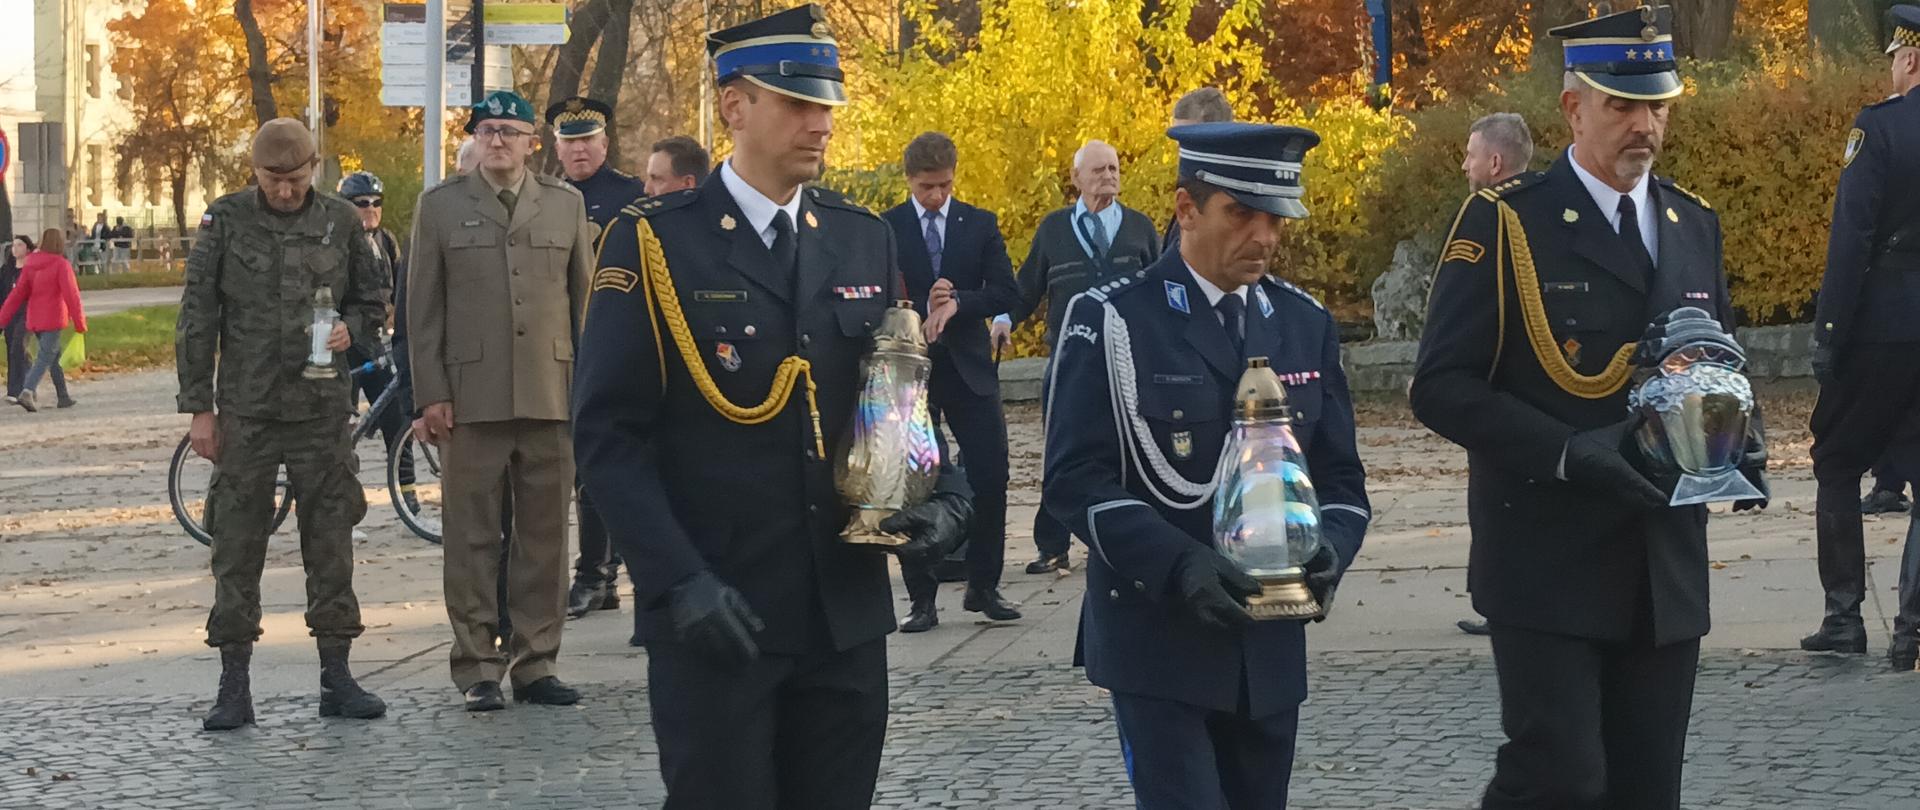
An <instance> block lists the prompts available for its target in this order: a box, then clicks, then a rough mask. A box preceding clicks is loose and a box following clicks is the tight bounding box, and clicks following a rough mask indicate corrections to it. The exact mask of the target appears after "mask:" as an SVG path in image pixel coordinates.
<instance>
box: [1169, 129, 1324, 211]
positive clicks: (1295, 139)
mask: <svg viewBox="0 0 1920 810" xmlns="http://www.w3.org/2000/svg"><path fill="white" fill-rule="evenodd" d="M1167 137H1169V138H1172V139H1174V140H1175V141H1178V142H1179V143H1180V176H1181V177H1182V178H1192V179H1195V180H1199V181H1201V182H1203V183H1207V184H1209V185H1215V186H1219V187H1220V188H1221V189H1223V190H1225V191H1226V192H1227V193H1228V194H1231V195H1233V198H1234V199H1235V200H1239V201H1240V204H1241V205H1245V206H1247V207H1249V208H1256V209H1259V210H1261V211H1265V212H1267V213H1269V214H1274V215H1276V216H1282V217H1287V218H1289V219H1306V218H1307V207H1306V206H1305V205H1304V204H1302V203H1301V202H1300V198H1301V196H1302V195H1304V194H1305V193H1306V187H1305V186H1304V185H1303V184H1302V182H1301V177H1300V174H1301V170H1300V161H1301V160H1302V159H1303V158H1305V157H1306V154H1307V150H1309V149H1312V148H1313V147H1315V146H1318V145H1319V144H1320V135H1319V134H1318V133H1315V132H1314V131H1313V130H1310V129H1302V128H1300V127H1283V126H1276V125H1273V124H1248V123H1233V122H1220V123H1212V124H1185V125H1182V126H1177V127H1174V128H1172V129H1169V130H1167Z"/></svg>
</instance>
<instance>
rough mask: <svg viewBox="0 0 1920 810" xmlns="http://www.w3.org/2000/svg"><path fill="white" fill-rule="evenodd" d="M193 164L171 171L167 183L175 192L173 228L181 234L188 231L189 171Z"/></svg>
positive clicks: (183, 234)
mask: <svg viewBox="0 0 1920 810" xmlns="http://www.w3.org/2000/svg"><path fill="white" fill-rule="evenodd" d="M192 165H193V164H191V163H189V164H187V165H186V166H182V167H179V168H176V169H174V170H172V171H171V172H169V174H170V176H169V177H168V178H167V185H169V186H172V188H171V189H170V190H171V191H172V192H173V228H174V230H175V231H176V232H178V233H179V234H180V235H181V236H185V235H186V233H187V172H188V170H189V169H188V167H190V166H192Z"/></svg>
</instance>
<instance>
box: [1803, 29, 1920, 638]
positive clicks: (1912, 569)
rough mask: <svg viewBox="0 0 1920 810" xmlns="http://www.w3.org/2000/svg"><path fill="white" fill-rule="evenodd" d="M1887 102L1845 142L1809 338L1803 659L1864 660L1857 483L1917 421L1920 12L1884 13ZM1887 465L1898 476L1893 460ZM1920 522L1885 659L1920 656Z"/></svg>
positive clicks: (1903, 568) (1919, 520) (1911, 540)
mask: <svg viewBox="0 0 1920 810" xmlns="http://www.w3.org/2000/svg"><path fill="white" fill-rule="evenodd" d="M1887 22H1888V24H1889V28H1891V29H1892V31H1893V42H1892V44H1890V45H1888V46H1887V53H1889V54H1891V55H1892V66H1891V75H1892V78H1893V91H1894V95H1893V96H1892V97H1891V98H1888V99H1887V100H1885V101H1882V102H1880V103H1878V104H1874V105H1873V106H1870V107H1868V108H1866V109H1864V110H1861V111H1860V115H1859V117H1858V118H1855V119H1854V122H1853V131H1852V133H1850V134H1849V135H1848V137H1847V149H1846V153H1845V168H1844V169H1842V170H1841V173H1840V188H1839V190H1838V191H1837V192H1836V193H1835V195H1834V201H1833V233H1832V235H1831V236H1830V237H1829V238H1828V241H1827V271H1826V275H1825V276H1824V277H1823V278H1822V280H1821V283H1820V300H1819V305H1818V308H1817V312H1816V318H1815V328H1814V332H1813V340H1814V354H1813V363H1814V365H1813V372H1814V376H1816V377H1818V378H1819V380H1820V401H1819V402H1818V403H1817V404H1815V405H1814V408H1813V419H1812V420H1811V426H1812V428H1813V477H1814V479H1815V480H1817V481H1819V482H1820V489H1819V494H1818V495H1817V497H1816V499H1815V511H1814V521H1815V523H1814V525H1815V527H1816V528H1817V530H1818V532H1819V534H1818V537H1819V546H1818V548H1819V563H1820V586H1821V589H1822V590H1823V591H1825V592H1826V617H1825V618H1824V619H1823V620H1822V621H1821V622H1820V629H1819V630H1817V631H1815V632H1814V633H1813V635H1810V636H1807V637H1806V638H1804V639H1802V640H1801V641H1800V647H1801V649H1805V650H1832V651H1836V652H1844V653H1853V654H1855V655H1859V654H1861V653H1865V652H1866V651H1867V631H1866V626H1865V624H1864V623H1863V622H1861V620H1860V602H1861V600H1862V599H1864V598H1865V597H1866V585H1867V559H1866V539H1865V530H1864V529H1863V528H1862V526H1861V523H1860V477H1861V476H1862V475H1863V474H1865V473H1866V471H1867V469H1868V468H1869V467H1870V466H1872V465H1873V464H1874V463H1875V462H1877V461H1881V460H1882V457H1883V455H1884V454H1885V453H1886V452H1887V449H1888V439H1889V438H1890V437H1893V436H1896V435H1898V434H1899V433H1900V427H1901V425H1902V423H1903V422H1904V421H1906V420H1907V419H1908V418H1909V417H1911V416H1912V415H1913V414H1914V413H1915V412H1917V411H1920V318H1916V317H1914V316H1915V314H1917V313H1920V195H1916V194H1914V193H1913V186H1914V183H1915V182H1916V181H1920V92H1917V91H1916V88H1920V8H1916V7H1914V6H1894V7H1893V8H1892V10H1890V11H1888V12H1887ZM1895 461H1896V464H1895V466H1896V467H1897V466H1898V463H1897V461H1898V460H1897V459H1896V460H1895ZM1915 546H1920V516H1916V518H1915V522H1914V523H1913V524H1912V528H1911V529H1910V530H1909V531H1908V532H1907V549H1906V553H1905V554H1903V555H1902V556H1901V565H1900V591H1899V594H1900V597H1899V610H1898V613H1897V614H1896V616H1895V618H1894V623H1893V639H1892V641H1891V643H1889V644H1888V647H1887V660H1888V661H1889V662H1890V663H1891V664H1892V666H1893V668H1894V669H1896V670H1900V671H1908V670H1912V669H1913V668H1914V660H1915V658H1916V657H1920V549H1916V548H1915Z"/></svg>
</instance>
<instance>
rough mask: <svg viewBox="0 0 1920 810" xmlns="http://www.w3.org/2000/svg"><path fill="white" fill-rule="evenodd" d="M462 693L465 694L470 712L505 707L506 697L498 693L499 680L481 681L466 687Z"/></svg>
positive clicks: (488, 710) (497, 709) (495, 709)
mask: <svg viewBox="0 0 1920 810" xmlns="http://www.w3.org/2000/svg"><path fill="white" fill-rule="evenodd" d="M462 694H464V695H466V698H467V711H470V712H497V711H499V710H501V709H504V708H506V707H507V699H506V698H505V697H502V696H501V694H500V682H499V681H481V682H479V683H476V684H474V685H472V686H469V687H467V691H466V692H464V693H462Z"/></svg>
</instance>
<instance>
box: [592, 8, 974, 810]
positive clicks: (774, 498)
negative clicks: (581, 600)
mask: <svg viewBox="0 0 1920 810" xmlns="http://www.w3.org/2000/svg"><path fill="white" fill-rule="evenodd" d="M707 49H708V52H709V53H710V54H711V55H712V56H713V57H714V64H715V68H716V72H717V80H718V82H719V85H720V90H719V94H718V98H717V101H718V104H717V108H718V112H719V113H720V116H721V118H722V119H723V120H724V121H725V122H726V123H727V125H728V127H729V129H730V130H731V133H732V139H733V143H734V151H733V154H732V156H731V157H730V158H729V159H728V161H727V163H726V164H725V165H723V166H721V168H720V170H719V171H716V172H714V173H713V174H712V175H710V176H709V177H708V178H707V180H706V182H704V183H702V184H701V185H700V186H699V187H698V188H694V189H689V190H686V191H679V192H674V193H672V194H667V195H663V196H660V197H653V198H649V199H647V200H646V201H644V202H642V203H639V204H637V205H634V206H629V207H628V208H627V209H626V210H625V211H623V212H622V213H621V215H620V216H619V217H617V218H615V219H614V220H613V223H612V224H611V225H610V226H609V227H608V229H607V232H606V237H605V243H604V245H603V246H602V250H601V255H600V260H599V267H598V269H597V270H596V272H595V275H594V281H593V295H592V298H591V299H590V300H589V302H588V307H587V315H586V325H585V328H584V330H583V334H582V336H581V338H580V350H579V359H578V361H577V363H576V366H575V368H576V378H575V385H574V423H573V425H574V445H575V452H576V453H577V458H578V459H579V462H578V463H579V465H580V470H581V477H582V479H583V480H584V481H585V483H586V487H587V489H588V490H589V491H590V492H592V493H593V494H594V500H595V502H596V503H597V504H598V505H599V506H600V508H601V510H602V514H603V515H604V517H605V518H606V521H607V526H608V529H609V530H610V532H611V534H612V538H613V544H614V547H615V548H616V549H618V550H619V552H620V555H621V557H622V558H624V559H625V560H627V562H628V563H629V565H630V572H631V575H632V576H633V579H634V594H635V595H634V602H635V609H636V611H637V612H638V613H639V621H640V632H641V635H642V637H643V640H644V641H645V642H646V644H647V649H648V660H647V665H648V693H649V698H650V700H651V705H652V711H653V728H654V736H655V739H656V740H657V742H658V744H659V749H660V770H661V775H662V777H663V779H664V781H665V782H666V786H667V801H666V808H667V810H721V809H722V808H726V809H731V808H741V809H742V810H746V809H747V808H807V809H808V810H853V808H861V809H862V810H864V808H866V807H868V806H869V805H870V804H871V803H872V800H873V787H874V782H875V780H876V779H877V777H878V774H879V766H880V749H881V745H882V743H883V742H884V740H885V737H886V725H887V656H886V640H885V637H886V634H887V633H889V632H892V631H893V629H894V619H893V609H892V607H893V605H892V603H893V599H892V594H891V592H890V588H889V586H888V581H887V562H886V558H885V556H884V555H881V554H878V553H876V552H872V551H867V550H863V549H858V548H855V547H853V546H851V545H848V544H846V543H844V542H842V541H841V540H840V539H839V533H840V531H841V529H842V528H844V527H845V526H846V525H847V521H848V518H849V516H850V512H849V510H848V509H847V507H846V506H845V505H844V504H843V503H842V502H841V499H840V497H839V496H838V495H837V494H836V492H835V490H834V482H833V465H832V463H831V462H830V459H831V458H832V456H831V455H830V454H829V451H830V450H832V449H834V448H837V447H840V446H842V445H843V443H844V442H845V441H846V440H847V439H848V436H847V435H846V433H847V429H848V426H849V425H850V423H851V421H852V416H853V408H854V404H855V399H856V397H857V396H858V395H859V393H860V387H861V385H862V382H863V379H862V377H861V376H860V374H859V368H860V357H861V355H862V354H863V353H865V352H866V351H867V350H868V349H869V348H870V346H871V344H872V340H871V333H872V331H873V329H874V327H875V326H876V325H878V324H879V323H880V321H881V316H882V314H883V313H884V312H885V311H886V309H887V307H888V306H889V305H890V303H891V302H892V301H893V300H896V299H897V298H904V297H905V296H904V295H902V294H901V291H902V288H901V287H900V286H899V282H898V279H899V262H898V259H897V257H896V253H895V248H894V241H893V230H892V229H891V228H890V227H888V226H887V224H886V223H885V222H883V221H881V219H880V218H879V217H878V216H876V215H875V214H874V213H873V212H871V211H868V210H867V209H865V208H861V207H860V206H858V205H855V204H853V203H851V202H848V201H847V200H846V199H845V198H844V197H842V196H841V195H839V194H836V193H834V192H831V191H827V190H825V189H820V188H813V187H810V186H807V185H805V183H806V182H807V181H809V180H811V179H813V178H814V177H815V176H816V175H817V174H818V172H819V170H820V166H821V162H822V160H823V158H824V155H825V150H826V146H827V140H828V136H829V135H830V134H831V132H832V128H833V112H832V111H833V108H834V107H837V106H840V105H842V104H845V103H846V94H845V90H844V88H843V87H842V84H841V72H840V67H839V56H838V53H839V46H838V45H837V44H835V42H834V39H833V34H832V29H831V28H830V27H829V26H828V25H827V22H826V19H825V14H824V12H822V11H821V9H820V7H819V6H816V5H805V6H801V7H798V8H794V9H790V10H788V11H783V12H781V13H779V14H775V15H773V16H771V17H767V18H765V19H761V20H756V21H753V22H749V23H746V24H744V25H741V26H738V27H735V28H729V29H726V30H723V31H717V32H714V33H712V34H709V35H708V40H707ZM669 268H670V269H669ZM949 478H959V476H957V475H956V476H949ZM946 483H949V484H956V482H953V481H948V482H946ZM970 509H971V505H970V502H969V501H968V499H967V498H966V496H965V495H964V493H961V492H942V493H940V494H937V495H935V496H934V498H933V499H932V500H931V501H929V502H928V503H925V504H921V505H919V506H915V507H911V508H909V509H907V510H903V511H902V512H901V513H900V514H899V515H896V516H895V517H893V518H890V519H889V522H883V523H882V524H881V527H882V528H883V529H885V530H888V531H901V532H903V533H905V534H908V535H909V536H910V538H911V541H910V542H909V543H908V546H907V548H906V551H905V553H912V554H924V553H929V552H932V553H937V548H938V547H940V546H942V545H957V544H958V542H959V540H960V538H961V536H962V535H963V533H964V532H965V530H966V525H965V524H966V518H967V516H968V513H969V512H970Z"/></svg>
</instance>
